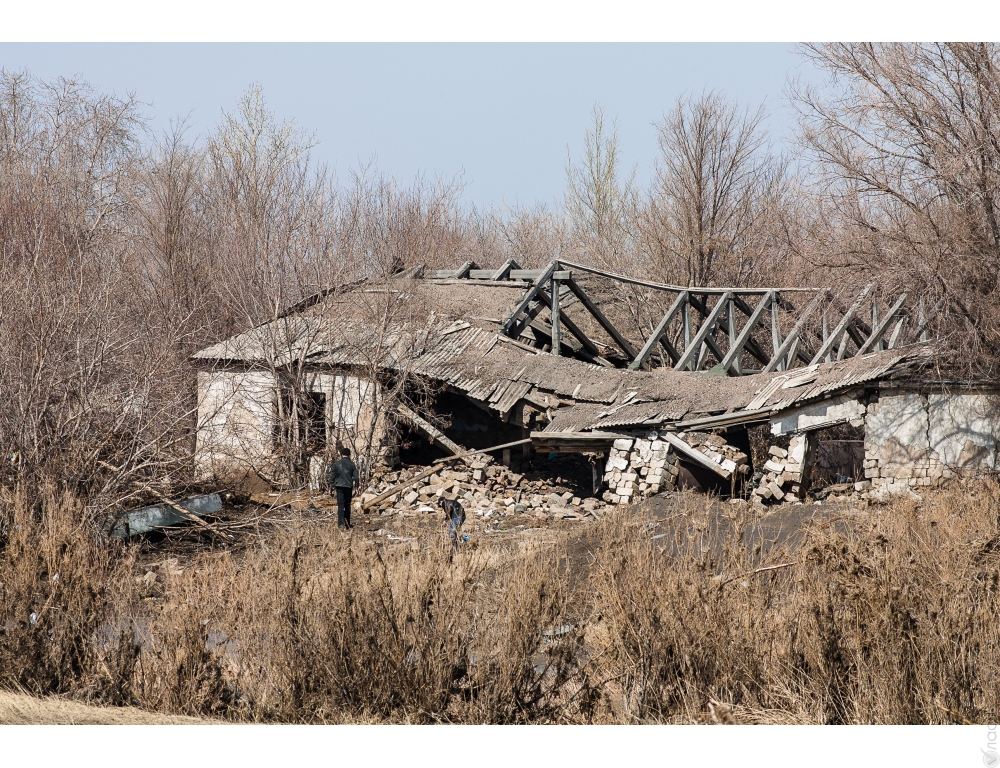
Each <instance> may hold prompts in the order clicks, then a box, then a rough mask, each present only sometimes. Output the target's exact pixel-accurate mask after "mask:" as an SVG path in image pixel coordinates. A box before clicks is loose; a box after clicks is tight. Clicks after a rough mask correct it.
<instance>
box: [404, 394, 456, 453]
mask: <svg viewBox="0 0 1000 768" xmlns="http://www.w3.org/2000/svg"><path fill="white" fill-rule="evenodd" d="M396 412H397V413H399V415H400V416H402V417H403V418H404V419H406V421H408V422H409V423H410V424H412V425H413V426H415V427H416V428H417V429H419V430H420V431H421V432H423V433H424V434H425V435H427V436H428V437H429V438H431V442H433V443H438V444H440V446H441V447H442V448H444V449H445V450H447V451H450V452H451V453H453V454H456V455H457V454H459V453H463V452H465V451H466V450H467V449H466V448H464V447H463V446H461V445H459V444H458V443H456V442H454V441H453V440H451V439H449V438H448V437H446V436H445V434H444V432H442V431H441V430H440V429H438V428H437V427H435V426H434V425H433V424H431V423H430V422H429V421H426V420H425V419H423V418H421V417H420V415H419V414H417V413H416V412H415V411H413V410H411V409H409V408H407V407H406V406H405V405H403V404H402V403H401V404H399V405H397V406H396Z"/></svg>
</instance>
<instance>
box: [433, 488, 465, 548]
mask: <svg viewBox="0 0 1000 768" xmlns="http://www.w3.org/2000/svg"><path fill="white" fill-rule="evenodd" d="M438 506H439V507H441V509H443V510H444V522H445V523H447V524H448V538H449V539H451V546H452V548H453V549H454V548H457V547H458V534H459V531H460V530H461V529H462V525H463V524H464V523H465V509H464V507H462V505H461V504H460V503H459V501H458V499H446V498H445V497H444V496H442V497H441V498H440V499H438Z"/></svg>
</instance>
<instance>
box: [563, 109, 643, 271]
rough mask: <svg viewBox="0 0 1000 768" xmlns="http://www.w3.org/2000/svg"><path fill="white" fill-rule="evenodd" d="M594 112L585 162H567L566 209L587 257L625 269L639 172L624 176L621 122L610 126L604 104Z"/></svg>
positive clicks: (628, 266)
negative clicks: (636, 179)
mask: <svg viewBox="0 0 1000 768" xmlns="http://www.w3.org/2000/svg"><path fill="white" fill-rule="evenodd" d="M592 115H593V122H592V124H591V126H590V127H589V128H588V129H587V131H586V134H585V136H584V149H583V160H582V162H581V163H579V164H577V163H574V162H573V159H572V157H570V158H568V159H567V161H566V175H567V177H568V187H567V191H566V213H567V216H568V218H569V224H570V228H571V232H572V235H573V238H574V241H575V242H574V244H573V245H574V248H575V249H577V250H578V251H581V252H582V253H581V256H582V257H583V258H585V259H587V260H588V261H592V262H594V263H596V264H598V265H600V266H603V267H606V268H609V269H614V270H617V271H626V272H627V271H630V270H631V267H632V243H633V234H634V233H633V230H632V227H631V219H632V217H631V214H632V210H633V207H634V199H635V171H634V170H633V171H632V173H630V174H629V175H628V176H626V177H625V178H624V179H623V178H621V176H622V168H621V158H620V153H621V145H620V141H619V138H618V126H617V124H615V123H612V124H611V126H610V127H608V126H607V124H606V121H605V116H604V109H603V107H601V106H600V105H596V106H595V107H594V109H593V113H592Z"/></svg>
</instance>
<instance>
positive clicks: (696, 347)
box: [674, 292, 732, 371]
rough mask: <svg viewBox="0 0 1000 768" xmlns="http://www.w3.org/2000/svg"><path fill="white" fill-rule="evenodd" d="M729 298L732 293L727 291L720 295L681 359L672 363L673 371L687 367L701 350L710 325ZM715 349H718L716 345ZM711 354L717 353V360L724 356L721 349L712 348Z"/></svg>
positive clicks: (714, 321)
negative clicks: (674, 363)
mask: <svg viewBox="0 0 1000 768" xmlns="http://www.w3.org/2000/svg"><path fill="white" fill-rule="evenodd" d="M730 298H732V295H731V294H729V293H728V292H727V293H724V294H723V295H722V298H720V299H719V302H718V303H717V304H716V305H715V307H713V309H712V311H711V312H710V313H709V315H708V317H706V318H705V320H704V321H703V322H702V324H701V328H699V329H698V333H696V334H695V335H694V338H693V339H692V340H691V346H689V347H688V348H687V349H685V350H684V354H683V355H681V359H680V360H678V361H677V364H676V365H674V370H675V371H682V370H684V369H685V368H687V367H688V365H690V364H691V362H692V360H693V359H694V357H695V355H696V354H698V352H700V351H701V347H702V343H703V342H705V340H706V339H707V338H708V334H709V333H711V331H712V326H713V325H714V324H715V323H716V321H717V320H718V319H719V315H721V314H722V311H723V310H724V309H725V308H726V307H727V306H728V305H729V299H730ZM692 304H694V302H692ZM695 308H696V309H697V304H695ZM716 350H718V347H717V346H716ZM713 354H717V355H718V357H719V360H722V358H723V357H725V356H724V355H722V354H721V350H719V351H718V352H715V350H713Z"/></svg>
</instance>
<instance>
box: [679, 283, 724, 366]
mask: <svg viewBox="0 0 1000 768" xmlns="http://www.w3.org/2000/svg"><path fill="white" fill-rule="evenodd" d="M691 306H693V307H694V308H695V309H696V310H698V314H699V315H701V316H702V318H703V319H704V318H707V317H708V315H709V311H708V297H707V296H703V297H701V298H699V297H697V296H695V295H694V294H692V295H691ZM717 330H718V328H710V329H709V335H708V336H706V337H705V342H704V344H703V345H702V348H701V349H699V350H698V360H697V361H696V364H695V365H694V366H693V369H692V370H695V371H697V370H700V369H701V365H702V363H703V362H704V361H705V357H706V355H707V353H708V352H711V353H712V354H713V355H715V359H716V360H718V361H719V362H722V358H724V357H725V356H726V355H725V353H724V352H723V351H722V350H721V349H719V345H718V344H716V343H715V333H716V331H717ZM685 349H686V347H685Z"/></svg>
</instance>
